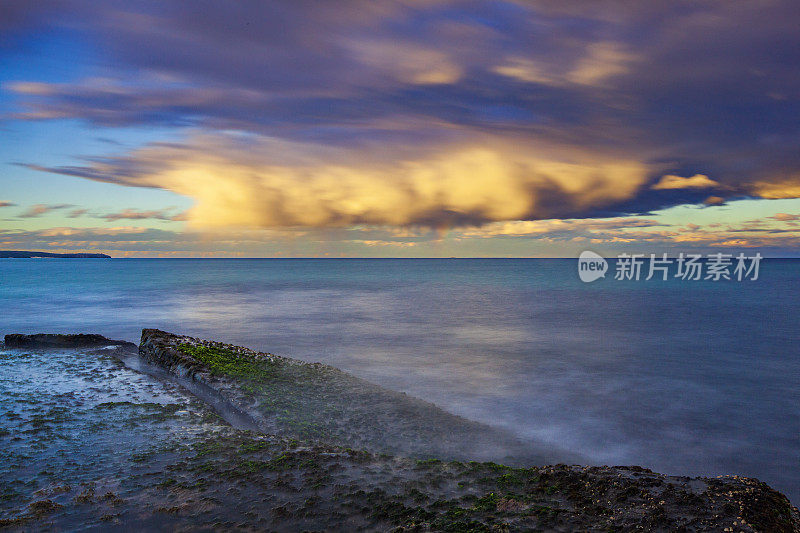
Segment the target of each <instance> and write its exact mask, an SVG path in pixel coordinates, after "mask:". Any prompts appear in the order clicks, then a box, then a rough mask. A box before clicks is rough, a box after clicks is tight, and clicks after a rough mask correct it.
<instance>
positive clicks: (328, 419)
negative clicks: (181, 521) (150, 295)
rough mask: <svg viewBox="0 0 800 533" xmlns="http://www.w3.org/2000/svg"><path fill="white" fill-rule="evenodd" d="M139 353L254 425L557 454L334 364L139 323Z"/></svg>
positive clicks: (450, 449) (359, 442) (462, 450)
mask: <svg viewBox="0 0 800 533" xmlns="http://www.w3.org/2000/svg"><path fill="white" fill-rule="evenodd" d="M139 353H140V356H141V357H142V358H143V359H145V360H146V361H148V362H150V363H153V364H156V365H159V366H161V367H163V368H166V369H168V370H170V371H171V372H173V373H175V374H177V375H180V376H184V377H191V378H192V379H193V380H194V381H200V382H202V383H205V384H206V385H208V386H210V387H211V388H213V389H214V390H215V391H217V392H219V393H220V394H221V395H222V396H224V398H225V399H226V400H227V401H228V402H230V404H232V405H233V406H234V407H235V408H236V409H239V410H241V411H243V412H246V413H247V414H248V415H249V416H251V417H252V418H253V419H254V420H256V421H257V423H258V425H259V428H260V429H261V431H263V432H266V433H276V434H280V435H286V436H290V437H295V438H302V439H312V440H318V441H321V442H325V443H329V444H335V445H342V446H349V447H352V448H361V449H365V450H369V451H372V452H383V453H394V454H402V455H412V456H415V457H419V458H430V457H436V458H443V459H465V460H469V459H479V460H481V459H487V460H488V459H497V458H499V459H502V460H503V461H506V462H511V463H513V464H537V463H538V464H544V463H547V462H553V460H554V459H557V458H556V457H554V456H551V455H548V454H547V452H546V451H545V449H544V448H536V447H535V446H534V445H533V444H532V443H526V442H523V441H522V440H520V439H518V438H517V437H515V436H514V435H512V434H511V433H509V432H506V431H503V430H501V429H497V428H493V427H490V426H486V425H484V424H479V423H477V422H473V421H470V420H467V419H465V418H462V417H459V416H456V415H453V414H451V413H448V412H446V411H444V410H442V409H440V408H438V407H436V406H435V405H433V404H431V403H428V402H424V401H422V400H419V399H417V398H413V397H411V396H408V395H406V394H403V393H399V392H395V391H391V390H388V389H385V388H383V387H380V386H378V385H375V384H373V383H369V382H367V381H364V380H362V379H359V378H357V377H355V376H352V375H350V374H348V373H346V372H343V371H341V370H339V369H337V368H334V367H332V366H329V365H324V364H321V363H306V362H302V361H298V360H294V359H290V358H287V357H281V356H277V355H273V354H268V353H259V352H255V351H253V350H249V349H247V348H243V347H240V346H233V345H229V344H222V343H218V342H212V341H205V340H199V339H194V338H191V337H185V336H179V335H173V334H171V333H166V332H163V331H159V330H152V329H145V330H144V331H143V332H142V341H141V344H140V347H139Z"/></svg>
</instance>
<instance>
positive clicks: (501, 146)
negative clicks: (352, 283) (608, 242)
mask: <svg viewBox="0 0 800 533" xmlns="http://www.w3.org/2000/svg"><path fill="white" fill-rule="evenodd" d="M404 155H405V157H403V158H398V157H396V156H395V157H392V158H390V159H387V160H378V159H376V158H375V157H374V156H373V154H371V153H367V152H359V151H348V152H336V151H332V150H330V149H329V148H321V147H318V146H314V145H308V144H301V143H290V142H285V141H276V140H274V139H270V138H260V137H257V138H248V139H247V140H246V142H245V143H244V144H239V143H236V142H231V141H230V140H229V139H226V138H224V137H222V136H214V137H210V136H204V137H197V138H194V139H193V140H190V141H189V142H188V143H187V144H186V145H183V146H175V145H156V146H151V147H148V148H144V149H142V150H139V151H137V152H134V153H133V154H131V155H130V156H129V157H127V158H123V159H118V160H111V161H107V162H100V163H95V164H94V165H93V166H92V167H88V168H83V169H77V170H76V169H72V170H71V171H64V172H67V173H74V174H77V175H82V176H86V177H91V178H93V179H99V180H103V181H111V182H116V183H123V184H126V185H135V186H144V187H158V188H163V189H168V190H171V191H174V192H176V193H179V194H182V195H185V196H188V197H191V198H193V199H194V200H195V201H196V205H195V206H194V207H193V208H192V209H190V210H189V211H188V220H189V222H190V223H191V224H192V225H193V226H195V227H206V228H212V227H216V226H242V227H286V226H309V227H343V226H351V225H355V224H369V225H390V226H408V225H424V226H431V227H446V226H453V225H464V224H481V223H485V222H492V221H506V220H528V219H540V218H550V217H559V216H565V215H568V214H570V213H581V212H584V211H586V210H589V209H592V208H596V207H600V206H605V205H608V204H610V203H613V202H618V201H622V200H625V199H628V198H631V197H632V196H633V195H634V194H635V193H636V192H637V191H638V190H639V188H640V187H641V186H642V185H643V183H645V181H646V179H647V172H648V168H647V166H646V165H645V164H643V163H641V162H639V161H636V160H634V159H630V158H622V157H613V156H609V155H605V154H599V153H596V152H589V151H580V150H565V149H560V150H559V149H556V148H553V147H543V146H535V145H520V144H518V143H514V142H511V141H506V140H504V139H488V140H487V139H483V140H482V142H474V143H470V142H465V143H463V144H459V145H445V146H439V147H432V148H431V149H429V150H426V151H416V152H413V153H410V154H404ZM126 218H130V217H126Z"/></svg>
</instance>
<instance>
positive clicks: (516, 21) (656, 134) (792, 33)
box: [0, 0, 800, 218]
mask: <svg viewBox="0 0 800 533" xmlns="http://www.w3.org/2000/svg"><path fill="white" fill-rule="evenodd" d="M3 13H5V15H7V16H6V17H2V16H0V19H3V20H4V21H3V22H2V23H0V24H2V25H0V33H2V30H4V29H5V30H7V31H8V32H10V33H11V32H13V33H14V35H24V33H25V32H26V31H28V32H32V31H35V32H36V33H37V36H40V37H42V38H46V36H47V35H48V32H57V31H59V30H63V27H69V28H71V29H72V31H77V32H79V33H80V34H81V35H82V37H83V38H85V39H86V40H87V41H88V42H90V43H92V44H93V46H94V49H95V51H96V54H97V56H98V61H99V64H98V65H97V66H96V69H97V75H98V77H103V79H87V80H85V81H82V82H77V83H72V82H71V83H63V84H47V85H42V86H35V85H30V84H27V85H26V84H24V83H16V84H14V83H6V84H5V85H4V88H5V90H6V91H10V92H13V93H14V94H16V97H17V102H18V104H19V105H20V106H24V107H25V110H24V111H22V112H16V113H14V114H12V115H11V116H13V117H14V118H18V119H19V118H22V119H37V118H38V119H52V118H79V119H83V120H86V121H88V122H90V123H92V124H96V125H99V126H104V127H115V126H128V125H133V124H136V125H156V124H157V125H160V126H163V125H167V126H173V127H176V128H184V127H187V126H190V127H192V128H193V129H194V130H197V129H201V130H206V131H210V132H214V131H221V130H239V131H242V132H248V133H251V134H255V135H262V136H268V137H275V138H279V139H285V140H291V141H302V142H311V143H317V144H321V145H326V146H331V147H342V146H344V147H358V146H362V147H363V146H366V147H367V149H373V150H378V151H383V152H393V151H397V150H412V151H413V150H414V149H415V147H416V148H419V149H420V150H423V149H428V148H429V147H430V146H433V145H436V144H437V143H439V144H445V143H455V142H458V140H459V139H461V138H465V139H469V140H470V141H471V142H475V140H476V139H477V140H480V139H481V138H482V136H495V137H496V136H501V137H507V138H509V139H513V140H515V141H519V142H520V143H521V144H522V145H524V144H525V143H531V144H537V143H542V142H546V143H547V144H548V145H558V146H563V147H565V150H568V149H569V148H574V149H578V150H597V151H601V152H606V153H610V154H619V155H620V156H621V157H625V158H628V159H630V158H635V159H638V160H640V161H643V162H645V163H647V164H648V165H650V166H651V168H652V175H651V176H650V180H651V181H652V182H655V181H656V180H658V179H659V178H660V176H661V175H663V174H669V173H672V174H678V175H682V176H689V175H692V174H695V173H702V174H706V175H709V176H711V177H712V178H713V179H714V180H716V181H718V182H719V183H721V184H722V186H721V187H720V188H719V189H718V190H703V191H696V190H685V191H681V190H678V191H676V190H671V191H654V190H650V189H649V188H648V187H646V186H645V187H642V189H641V192H640V193H639V194H638V195H637V196H636V197H634V198H630V199H628V200H625V201H622V202H616V203H612V204H611V205H609V206H606V207H604V208H603V210H602V211H598V210H597V209H596V208H592V209H587V210H586V211H585V212H584V214H585V215H590V214H596V213H599V212H602V213H607V214H614V213H633V212H647V211H649V210H652V209H656V208H660V207H665V206H669V205H675V204H679V203H686V202H690V203H696V202H702V201H703V199H704V198H705V197H707V196H708V195H710V194H714V195H721V196H724V197H738V196H746V195H753V194H758V187H757V185H756V184H758V183H762V182H787V183H790V184H791V183H800V150H797V147H798V141H800V126H799V125H798V124H800V121H798V118H800V69H799V68H798V67H800V33H798V32H797V20H800V4H798V3H797V2H795V1H793V0H784V1H778V0H776V1H773V2H768V3H756V2H745V1H742V0H726V1H722V0H720V1H716V0H704V1H695V2H683V1H677V2H676V1H672V2H661V1H656V2H640V3H631V2H623V1H599V2H592V3H586V2H570V1H560V2H555V1H547V0H545V1H532V2H512V1H507V2H500V1H480V2H478V1H432V2H417V1H412V0H409V1H407V2H368V1H366V0H364V1H361V0H353V1H347V2H336V3H323V2H311V1H293V2H279V1H273V2H264V1H250V2H237V3H229V2H210V1H198V2H191V3H183V2H145V1H139V2H121V1H111V2H103V3H102V4H98V3H94V2H81V1H63V2H53V3H42V4H39V3H37V4H36V5H35V6H34V5H30V4H27V3H22V2H19V3H14V2H12V3H11V4H8V5H7V6H5V7H3V11H0V15H3ZM6 81H7V82H10V81H14V80H6ZM16 81H17V82H26V81H36V80H30V79H24V80H16ZM376 146H377V147H379V148H375V147H376ZM370 147H372V148H370ZM31 163H34V164H35V162H31ZM117 163H119V164H117V165H111V166H108V165H107V166H106V167H105V168H103V169H101V170H98V169H97V167H96V166H92V165H88V166H87V167H85V168H84V167H80V168H72V169H60V171H61V172H65V173H69V174H72V175H80V176H86V177H90V178H93V179H103V180H114V179H115V178H116V179H117V181H119V182H123V183H127V184H136V179H135V177H136V175H137V172H141V169H140V168H139V167H137V166H136V165H137V163H136V162H135V161H132V160H131V159H129V158H125V157H122V158H120V159H118V160H117ZM131 166H133V167H135V168H134V169H133V170H131V168H130V167H131ZM553 212H556V211H553ZM433 217H434V218H435V215H433Z"/></svg>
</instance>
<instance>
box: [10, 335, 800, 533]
mask: <svg viewBox="0 0 800 533" xmlns="http://www.w3.org/2000/svg"><path fill="white" fill-rule="evenodd" d="M33 353H34V355H35V352H33ZM76 353H81V352H79V351H78V352H76ZM82 353H84V354H85V355H89V354H93V353H95V352H91V351H89V352H82ZM102 353H104V354H106V355H104V356H101V357H98V358H97V359H96V361H99V363H100V364H95V363H93V361H94V359H92V358H91V357H83V358H81V357H73V356H72V354H65V356H64V359H63V361H62V360H57V354H53V355H54V357H49V356H50V355H51V354H46V353H44V352H39V355H40V356H42V357H40V359H41V362H42V364H51V365H52V367H53V369H54V373H52V375H51V380H52V379H56V378H60V377H61V376H62V373H64V372H71V373H72V374H75V375H80V376H82V377H83V379H80V380H75V379H72V378H73V377H74V376H73V375H66V376H63V378H64V379H65V380H66V382H68V383H69V384H71V386H77V384H82V383H84V380H92V381H94V384H93V386H92V387H91V389H90V390H88V392H87V393H86V394H83V393H81V392H80V391H81V390H83V389H76V390H75V391H66V392H64V390H65V389H64V386H63V385H59V383H60V382H59V381H57V382H54V383H55V385H58V386H53V387H50V388H52V389H53V390H52V393H50V400H49V403H46V404H45V405H42V406H41V408H40V409H39V410H38V411H37V412H34V413H29V412H28V411H29V409H30V406H31V405H34V404H35V401H34V400H35V397H34V396H30V395H29V396H25V397H22V398H21V397H20V396H19V394H20V390H19V389H20V384H14V386H11V385H9V384H8V383H7V384H6V385H7V386H6V388H5V389H3V388H2V386H0V392H2V391H3V390H5V391H6V392H5V393H3V394H5V395H7V396H8V398H6V399H5V400H6V401H7V403H8V404H9V405H14V406H16V407H15V410H14V411H13V412H12V411H9V412H8V413H6V415H7V418H6V419H3V420H0V457H2V458H3V461H4V463H5V464H7V465H8V468H6V469H5V470H3V468H0V528H7V529H12V530H20V531H41V530H56V531H60V530H64V531H72V530H78V529H80V530H92V531H121V530H122V531H163V530H170V531H171V530H181V531H198V530H199V531H219V530H225V531H228V530H243V531H264V530H268V531H487V532H488V531H563V532H571V531H603V532H607V531H617V532H634V531H636V532H640V531H664V532H667V531H670V532H671V531H715V532H716V531H736V532H769V533H772V532H777V533H788V532H799V531H800V515H798V511H797V509H796V508H793V507H792V506H791V505H790V503H789V501H788V500H787V499H786V497H785V496H783V495H782V494H780V493H779V492H776V491H774V490H772V489H771V488H770V487H769V486H767V485H766V484H764V483H761V482H759V481H758V480H755V479H749V478H741V477H736V476H732V477H720V478H703V477H696V478H689V477H672V476H664V475H661V474H657V473H655V472H652V471H650V470H646V469H643V468H639V467H581V466H568V465H564V464H557V465H555V466H542V463H534V462H530V463H527V464H526V465H525V466H524V467H512V466H506V465H503V464H498V463H496V462H476V461H471V460H449V461H447V460H441V458H435V457H428V454H429V452H430V450H432V449H437V447H438V449H440V450H441V451H442V452H443V453H444V452H446V453H449V454H450V455H451V456H452V455H457V454H461V453H465V454H466V453H468V452H470V451H471V448H476V447H477V446H468V445H466V444H465V443H463V442H461V444H462V447H460V448H458V447H456V448H454V447H452V446H451V445H456V444H459V442H460V440H461V439H468V438H474V439H482V440H478V441H477V442H478V444H479V445H480V446H487V447H488V448H489V449H493V450H494V451H497V450H501V451H505V450H507V449H508V448H506V447H505V446H506V444H509V445H511V446H512V448H511V449H513V450H514V451H517V452H520V451H521V450H520V449H519V448H514V446H521V444H520V443H516V444H514V443H513V442H511V441H509V442H508V443H503V444H502V446H496V447H494V448H492V446H493V443H492V442H491V437H492V436H496V437H498V438H499V439H501V440H502V439H506V438H508V436H507V435H505V434H503V433H492V429H491V428H486V427H485V426H481V425H480V424H472V423H470V422H468V421H465V420H463V419H460V418H458V417H454V416H453V415H448V414H447V413H444V412H443V411H441V410H439V409H438V408H436V407H435V406H433V405H431V404H427V403H425V402H420V401H419V400H415V399H413V398H409V397H407V396H404V395H402V394H397V393H392V392H391V391H386V390H384V389H382V388H380V387H377V386H375V385H371V384H369V383H366V382H363V381H362V380H358V379H356V378H354V377H352V376H349V375H347V374H346V373H344V372H340V371H338V370H336V369H333V368H331V367H328V366H325V365H319V364H306V363H301V362H298V361H293V360H291V359H286V358H280V357H277V356H273V355H269V354H260V353H256V352H252V351H250V350H247V349H244V348H239V347H235V346H229V345H223V344H219V343H213V342H206V341H199V340H196V339H191V338H189V337H182V336H176V335H171V334H168V333H164V332H160V331H157V330H145V332H144V333H143V342H142V357H144V358H147V359H148V360H149V361H151V362H152V363H155V364H158V365H159V366H160V367H161V368H166V369H169V370H170V372H172V373H173V374H174V375H176V376H184V377H186V378H192V382H193V383H203V384H204V386H208V387H214V388H215V390H218V391H219V394H221V395H223V396H224V397H225V398H226V401H228V402H230V403H231V405H236V406H239V407H240V408H242V409H246V410H247V411H248V412H249V413H252V416H253V418H254V419H257V420H258V421H259V423H260V425H261V427H260V428H259V431H261V432H263V431H264V430H265V429H266V428H270V429H271V432H272V434H262V433H259V432H254V431H243V430H238V429H234V428H230V427H227V426H224V425H222V422H221V420H219V419H215V417H213V416H210V413H208V412H206V410H205V407H204V406H202V405H193V404H192V401H190V400H188V399H182V398H181V397H180V394H178V393H177V391H173V392H169V391H162V392H161V393H160V394H162V395H163V394H167V396H166V400H167V401H168V402H169V403H166V404H164V403H151V402H150V401H144V400H145V399H146V398H145V397H141V398H140V396H141V395H142V394H144V395H148V394H152V392H153V391H150V390H149V389H150V386H149V385H148V386H146V387H138V388H135V390H134V391H129V392H128V393H127V396H122V397H119V398H117V400H115V401H108V400H107V399H105V398H99V399H98V398H96V396H97V394H102V393H104V390H106V389H108V390H107V391H106V393H107V394H109V395H111V394H116V393H117V392H122V391H118V390H117V389H119V388H120V384H121V383H122V384H124V383H132V382H134V381H137V380H138V381H141V380H146V377H145V376H142V375H138V377H134V376H133V375H130V374H128V372H130V370H129V369H128V367H125V366H123V365H119V367H115V366H114V365H112V364H111V362H110V360H111V359H112V358H111V357H108V355H107V353H108V351H107V350H104V351H103V352H102ZM27 356H28V354H26V353H25V352H21V351H15V352H14V351H10V352H8V353H7V355H6V356H4V357H10V358H15V359H13V360H15V361H17V363H18V364H22V363H23V361H20V358H24V357H27ZM25 361H27V360H25ZM64 361H66V362H68V363H69V365H68V366H65V365H64V364H63V362H64ZM10 362H11V361H10V360H9V361H7V362H6V364H9V363H10ZM29 367H30V363H29V362H28V363H27V368H29ZM67 368H74V369H73V370H65V369H67ZM12 374H13V375H20V376H21V375H22V374H20V373H16V374H14V373H12ZM105 375H110V376H117V377H116V378H114V381H108V379H109V378H104V377H102V376H105ZM194 380H196V381H194ZM182 381H186V379H183V380H182ZM20 383H22V384H25V383H27V385H26V386H27V387H28V388H29V389H30V391H31V394H33V393H34V391H37V390H38V388H37V387H35V386H33V385H31V384H30V383H28V381H25V379H23V381H21V382H20ZM0 385H2V382H0ZM152 385H153V386H155V387H156V388H158V389H163V388H164V385H160V384H159V382H153V383H152ZM48 390H49V389H48ZM190 390H191V389H190ZM320 398H321V400H320ZM20 399H22V400H25V401H22V402H20V401H19V400H20ZM162 401H163V400H162ZM64 402H69V404H70V408H69V409H67V408H66V407H64V406H62V403H64ZM98 402H99V403H98ZM309 410H311V411H312V412H309ZM15 413H16V414H15ZM430 420H433V421H435V422H436V424H439V423H441V424H443V427H444V428H445V430H446V431H448V432H453V433H454V434H456V435H458V436H459V438H458V439H452V438H449V437H448V436H447V435H439V436H438V438H440V439H442V441H443V442H446V443H448V444H447V445H442V444H439V443H437V442H431V443H430V444H429V445H428V446H426V445H425V442H424V439H425V438H431V439H435V438H436V437H437V429H436V428H437V427H438V426H437V425H435V424H429V421H430ZM342 421H345V422H344V423H343V422H342ZM370 424H376V426H377V428H378V429H377V430H376V429H374V428H371V427H370ZM92 432H99V434H97V435H94V436H93V433H92ZM380 432H385V433H386V435H380V434H379V433H380ZM142 436H144V437H145V438H146V439H148V440H149V441H151V442H152V447H151V448H150V449H149V450H148V451H144V452H143V450H142V449H141V447H136V446H134V445H132V444H131V443H132V442H135V441H136V438H137V437H142ZM405 440H407V441H408V443H410V444H408V443H406V442H405ZM339 442H343V443H344V445H337V444H336V443H339ZM351 442H354V443H358V446H353V445H352V444H351ZM87 443H90V444H89V446H88V449H86V448H87V446H86V445H87ZM103 443H105V444H103ZM69 446H77V449H78V450H79V451H80V452H81V453H82V454H83V455H86V456H88V457H89V459H87V460H83V459H81V458H80V457H82V456H81V455H80V454H78V455H76V453H75V449H74V448H72V452H71V453H62V452H63V451H64V450H70V449H71V448H69ZM103 446H106V448H110V449H112V450H113V451H111V452H109V451H102V450H104V449H106V448H104V447H103ZM354 447H357V448H366V451H365V449H353V448H354ZM386 449H397V450H398V452H397V454H396V455H389V454H386V453H382V452H381V450H386ZM14 450H17V452H18V453H17V452H15V451H14ZM454 450H455V451H454ZM484 453H488V452H486V450H484ZM409 455H410V456H409ZM426 457H427V458H426ZM512 457H514V458H516V459H517V460H520V458H521V456H520V455H513V454H512ZM532 465H535V466H532ZM43 468H44V470H43ZM4 472H6V473H5V474H4ZM31 476H33V477H31ZM42 476H44V477H45V478H46V479H47V483H46V484H43V482H42V480H41V479H40V478H41V477H42ZM37 480H38V481H37Z"/></svg>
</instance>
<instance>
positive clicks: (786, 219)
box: [768, 213, 800, 222]
mask: <svg viewBox="0 0 800 533" xmlns="http://www.w3.org/2000/svg"><path fill="white" fill-rule="evenodd" d="M768 218H772V219H775V220H779V221H781V222H790V221H793V220H800V215H790V214H789V213H776V214H775V215H773V216H771V217H768Z"/></svg>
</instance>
